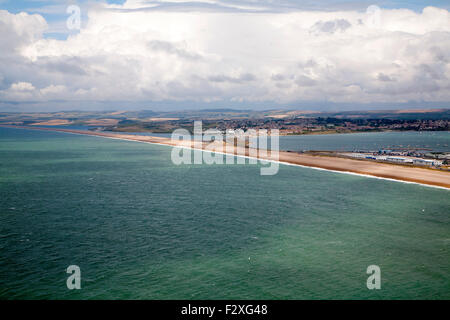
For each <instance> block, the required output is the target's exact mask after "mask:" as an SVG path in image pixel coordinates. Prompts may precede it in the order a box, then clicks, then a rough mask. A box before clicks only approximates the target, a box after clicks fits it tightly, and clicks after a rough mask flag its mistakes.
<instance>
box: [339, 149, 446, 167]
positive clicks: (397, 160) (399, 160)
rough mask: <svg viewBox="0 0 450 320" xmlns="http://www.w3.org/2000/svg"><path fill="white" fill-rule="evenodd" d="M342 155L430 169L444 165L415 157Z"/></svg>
mask: <svg viewBox="0 0 450 320" xmlns="http://www.w3.org/2000/svg"><path fill="white" fill-rule="evenodd" d="M342 155H345V156H349V157H352V158H358V159H367V160H377V161H386V162H393V163H404V164H414V165H422V166H430V167H440V166H442V165H443V164H444V162H443V161H442V160H438V159H424V158H416V157H405V156H395V155H384V154H381V155H380V154H373V153H357V152H356V153H354V152H351V153H343V154H342Z"/></svg>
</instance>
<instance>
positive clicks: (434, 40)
mask: <svg viewBox="0 0 450 320" xmlns="http://www.w3.org/2000/svg"><path fill="white" fill-rule="evenodd" d="M172 2H175V1H172ZM176 2H185V1H176ZM203 2H204V3H208V4H219V5H222V6H223V5H224V3H223V2H222V1H215V0H210V1H203ZM158 3H160V2H158ZM158 3H157V2H154V1H150V10H140V9H142V8H147V9H148V8H149V1H139V0H135V1H127V3H126V4H125V5H123V6H119V5H111V6H108V7H103V8H100V7H95V8H92V9H91V10H90V11H89V19H88V21H87V24H86V26H85V27H84V28H83V29H82V30H81V31H80V33H79V34H76V35H71V36H70V37H69V38H68V39H67V40H55V39H44V38H43V37H42V33H43V32H44V31H45V29H46V28H47V24H46V22H45V20H44V19H43V18H42V17H41V16H39V15H26V14H17V15H13V14H10V13H8V12H6V11H0V35H1V37H0V39H1V40H0V46H1V48H2V49H3V48H9V49H8V50H2V51H1V52H0V59H2V63H1V64H0V74H1V75H2V77H0V80H1V81H0V100H3V101H24V100H26V99H30V100H36V101H46V100H50V99H61V100H67V101H78V100H83V101H86V100H88V101H163V100H164V101H165V100H169V101H179V103H180V104H182V102H183V101H186V100H194V101H199V102H210V101H224V102H227V101H243V102H261V101H268V102H270V101H274V102H280V103H295V102H298V101H328V102H345V103H347V102H348V103H383V102H394V103H395V102H399V103H402V102H408V101H425V102H433V101H446V102H449V101H450V80H449V79H450V14H449V12H448V11H447V10H444V9H438V8H432V7H428V8H425V9H424V10H423V12H422V13H415V12H413V11H410V10H406V9H401V10H382V11H381V12H380V13H379V14H380V15H379V19H378V20H376V21H375V22H376V23H374V20H373V19H372V20H371V18H373V17H371V16H369V15H368V14H366V13H365V12H357V11H342V12H320V11H314V12H313V11H311V12H308V11H291V12H282V13H280V12H278V13H275V12H262V13H249V12H247V11H246V12H240V11H233V12H227V11H222V10H212V11H211V10H200V9H198V8H197V9H195V10H185V9H183V10H181V9H180V10H174V9H173V8H171V9H170V10H163V9H161V8H159V9H155V10H153V9H152V8H151V6H152V4H153V5H158ZM129 9H139V10H129ZM5 61H7V63H5ZM25 83H27V85H25ZM28 85H29V86H28ZM18 86H19V87H20V86H22V87H24V88H25V87H27V86H28V88H29V89H30V90H25V91H27V92H26V94H25V93H24V92H22V91H20V90H17V88H16V87H18Z"/></svg>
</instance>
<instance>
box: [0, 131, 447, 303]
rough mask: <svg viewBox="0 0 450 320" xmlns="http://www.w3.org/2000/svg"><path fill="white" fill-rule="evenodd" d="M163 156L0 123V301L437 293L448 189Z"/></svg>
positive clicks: (443, 285) (164, 152)
mask: <svg viewBox="0 0 450 320" xmlns="http://www.w3.org/2000/svg"><path fill="white" fill-rule="evenodd" d="M170 153H171V148H170V147H166V146H158V145H150V144H143V143H138V142H129V141H120V140H112V139H104V138H99V137H92V136H79V135H71V134H64V133H57V132H43V131H32V130H20V129H6V128H0V299H449V298H450V191H447V190H441V189H435V188H430V187H424V186H420V185H414V184H405V183H400V182H392V181H386V180H381V179H372V178H366V177H360V176H354V175H346V174H340V173H333V172H327V171H319V170H314V169H309V168H301V167H293V166H284V165H283V166H280V170H279V172H278V174H277V175H275V176H261V175H260V170H259V169H260V167H259V165H181V166H176V165H174V164H173V163H172V162H171V160H170ZM69 265H78V266H79V267H80V268H81V279H82V281H81V286H82V288H81V290H68V289H67V287H66V279H67V277H68V276H69V275H68V274H67V273H66V268H67V267H68V266H69ZM369 265H378V266H379V267H380V268H381V289H380V290H368V289H367V287H366V280H367V277H368V275H367V274H366V269H367V267H368V266H369Z"/></svg>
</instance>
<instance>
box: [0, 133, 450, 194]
mask: <svg viewBox="0 0 450 320" xmlns="http://www.w3.org/2000/svg"><path fill="white" fill-rule="evenodd" d="M0 126H1V127H7V128H16V129H28V130H42V131H54V132H64V133H72V134H82V135H90V136H98V137H104V138H110V139H120V140H127V141H138V142H145V143H151V144H160V145H165V146H172V147H181V148H188V149H199V150H200V149H201V150H203V151H206V152H208V151H209V152H214V151H211V150H205V149H204V147H205V146H204V145H203V146H202V147H201V148H198V146H196V145H193V142H192V141H172V140H171V139H170V138H163V137H154V136H139V135H130V134H122V133H105V132H92V131H83V130H72V129H61V128H39V127H29V126H11V125H0ZM217 147H221V146H220V145H217ZM228 147H230V146H228ZM230 151H231V152H230ZM253 151H255V150H253ZM217 153H223V154H230V155H234V156H241V157H246V158H257V159H259V160H266V161H276V162H278V163H280V164H285V165H295V166H301V167H308V168H314V169H320V170H327V171H332V172H339V173H347V174H354V175H361V176H366V177H372V178H381V179H387V180H393V181H401V182H407V183H415V184H420V185H425V186H433V187H439V188H442V189H446V190H450V172H446V171H438V170H432V169H427V168H417V167H406V166H401V165H396V164H387V163H375V162H371V161H360V160H355V159H346V158H338V157H332V156H314V155H307V154H298V153H292V152H286V151H280V152H279V157H278V158H275V157H273V156H271V154H270V152H269V154H268V155H264V154H263V155H260V154H258V155H257V156H256V157H252V156H250V149H248V148H239V147H233V146H231V148H229V149H228V150H227V151H226V152H217Z"/></svg>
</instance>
